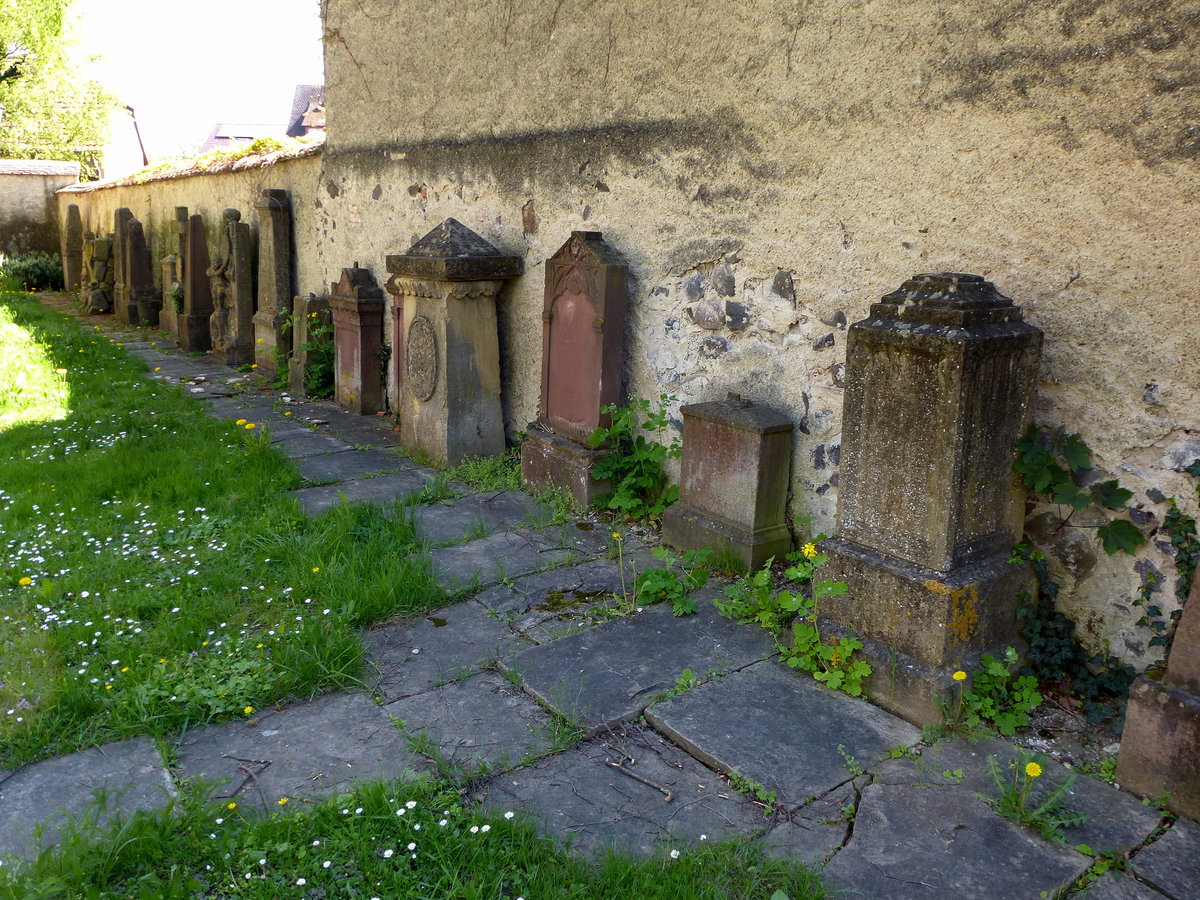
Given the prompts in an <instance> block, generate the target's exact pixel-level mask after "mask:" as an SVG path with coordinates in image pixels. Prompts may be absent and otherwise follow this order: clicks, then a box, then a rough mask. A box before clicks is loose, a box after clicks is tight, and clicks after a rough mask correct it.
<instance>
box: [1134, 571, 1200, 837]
mask: <svg viewBox="0 0 1200 900" xmlns="http://www.w3.org/2000/svg"><path fill="white" fill-rule="evenodd" d="M1117 781H1118V782H1120V784H1121V787H1123V788H1125V789H1126V790H1130V791H1133V792H1134V793H1135V794H1141V795H1142V796H1143V797H1152V798H1156V797H1161V796H1163V795H1164V794H1166V795H1167V807H1168V808H1169V809H1171V810H1172V811H1174V812H1177V813H1179V814H1180V815H1183V816H1187V817H1188V818H1189V819H1197V820H1200V579H1198V580H1196V581H1195V582H1193V583H1192V591H1191V594H1190V596H1189V597H1188V600H1187V603H1186V604H1185V605H1184V607H1183V615H1182V617H1181V618H1180V620H1179V624H1178V626H1176V632H1175V640H1174V643H1173V644H1172V647H1171V656H1170V659H1169V660H1168V662H1167V668H1166V671H1165V672H1164V673H1162V675H1161V677H1154V676H1152V675H1150V674H1146V675H1139V676H1138V678H1137V680H1136V681H1134V683H1133V686H1132V687H1131V688H1130V690H1129V705H1128V707H1127V708H1126V710H1125V730H1124V731H1123V732H1122V733H1121V753H1120V756H1119V758H1118V760H1117Z"/></svg>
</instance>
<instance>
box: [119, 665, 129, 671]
mask: <svg viewBox="0 0 1200 900" xmlns="http://www.w3.org/2000/svg"><path fill="white" fill-rule="evenodd" d="M121 671H122V672H128V671H129V666H121Z"/></svg>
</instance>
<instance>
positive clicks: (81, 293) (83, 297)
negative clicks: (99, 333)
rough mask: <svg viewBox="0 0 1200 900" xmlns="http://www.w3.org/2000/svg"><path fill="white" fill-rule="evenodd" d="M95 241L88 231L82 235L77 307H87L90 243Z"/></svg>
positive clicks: (76, 297) (90, 264)
mask: <svg viewBox="0 0 1200 900" xmlns="http://www.w3.org/2000/svg"><path fill="white" fill-rule="evenodd" d="M94 240H96V235H95V234H94V233H92V232H90V231H85V232H84V233H83V247H82V249H83V253H82V266H81V268H80V275H79V284H78V286H77V289H76V294H75V299H76V300H77V301H78V302H79V305H80V306H82V307H84V308H86V307H87V305H88V292H89V290H90V288H89V286H88V285H89V284H90V283H91V280H92V241H94Z"/></svg>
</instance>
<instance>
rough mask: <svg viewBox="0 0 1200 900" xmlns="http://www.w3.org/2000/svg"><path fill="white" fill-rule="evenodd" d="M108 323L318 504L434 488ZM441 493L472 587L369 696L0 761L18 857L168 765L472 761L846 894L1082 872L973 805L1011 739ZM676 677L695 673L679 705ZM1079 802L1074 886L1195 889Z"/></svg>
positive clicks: (432, 507) (388, 769)
mask: <svg viewBox="0 0 1200 900" xmlns="http://www.w3.org/2000/svg"><path fill="white" fill-rule="evenodd" d="M47 302H48V303H49V304H50V305H53V306H54V307H55V308H57V309H59V310H60V311H63V312H73V307H71V306H70V305H69V304H68V303H65V302H62V301H57V302H56V301H54V300H47ZM96 321H104V320H96ZM104 324H105V325H106V326H107V325H113V324H116V323H113V322H112V320H111V319H109V320H107V321H105V322H104ZM112 336H113V337H115V338H116V339H117V340H118V341H120V342H122V343H124V344H125V349H126V351H127V352H129V353H131V354H133V355H135V356H137V357H139V358H141V359H143V360H145V361H146V363H147V365H148V366H149V367H150V369H152V370H153V369H154V368H155V367H157V368H158V371H157V372H153V371H152V372H151V373H150V376H151V377H156V378H161V379H164V380H170V381H172V382H180V383H183V384H185V388H184V389H185V390H186V391H188V392H189V393H191V394H193V395H194V396H195V397H196V398H197V399H198V400H203V401H206V402H207V403H208V404H209V406H210V407H211V411H212V414H213V415H214V416H219V417H224V418H245V419H247V420H249V421H253V422H256V423H258V424H259V425H260V426H261V427H262V428H263V429H264V430H267V431H269V432H270V435H271V440H272V442H273V443H275V444H276V445H277V446H278V447H279V449H280V451H281V452H282V453H283V454H284V455H286V456H288V457H290V458H292V459H293V460H295V461H296V464H297V465H298V467H299V468H300V471H301V473H302V474H303V476H304V477H305V478H306V479H307V480H308V481H309V482H310V483H311V486H308V487H304V488H302V489H301V490H298V491H297V492H296V499H297V502H298V503H299V505H300V507H301V508H302V509H303V510H305V511H306V512H308V513H309V514H311V515H316V514H319V513H321V512H322V511H324V510H326V509H329V508H330V507H332V506H334V505H336V504H338V503H341V502H349V503H359V502H372V501H387V502H390V501H391V500H393V499H395V498H397V497H406V496H411V495H414V494H419V493H420V492H422V491H423V490H424V489H425V488H426V487H427V486H429V485H431V484H435V483H436V482H437V473H436V472H435V471H433V470H431V469H429V468H426V467H422V466H419V465H417V464H415V463H413V462H412V461H410V460H408V459H405V458H404V457H402V456H400V455H398V454H397V453H396V452H395V451H394V449H393V448H394V447H395V445H396V443H397V436H396V435H395V434H394V433H393V432H392V431H391V429H390V428H388V427H387V426H386V423H385V422H384V421H383V420H380V419H374V418H362V417H358V416H352V415H348V414H346V413H343V412H341V411H339V410H337V409H336V408H335V407H333V406H331V405H330V404H326V403H309V402H303V403H295V404H289V405H288V407H287V408H288V409H290V410H292V411H293V415H292V416H290V417H285V416H283V415H282V414H281V413H280V412H279V411H278V408H279V398H278V397H275V396H265V395H262V394H260V393H259V392H257V391H255V390H253V389H249V388H247V387H245V383H246V379H245V377H244V376H239V375H238V374H237V373H235V372H233V371H232V370H230V369H226V368H224V367H222V366H219V365H215V364H213V363H212V362H210V361H208V360H206V359H203V358H193V357H190V356H187V355H181V354H180V353H178V352H177V351H175V350H174V349H173V345H172V344H170V343H169V342H164V341H158V342H156V343H155V344H151V342H149V341H146V340H144V339H142V338H143V337H144V335H139V334H134V333H119V332H112ZM239 381H241V382H242V384H241V385H239V384H237V383H236V382H239ZM303 419H307V420H309V421H310V424H311V425H312V426H313V427H309V426H308V425H305V424H301V422H300V421H298V420H303ZM443 487H444V485H443ZM457 487H458V489H459V490H458V493H460V494H461V495H460V496H456V497H454V498H453V499H449V500H445V501H442V502H434V503H431V504H429V505H425V506H418V507H416V508H415V509H414V516H415V521H416V523H417V525H418V528H419V529H420V532H421V533H422V535H423V537H424V539H425V540H426V542H427V544H428V546H429V547H430V548H431V549H430V550H429V555H430V559H431V562H432V565H433V566H434V568H435V571H436V572H437V573H438V575H439V577H440V578H441V579H442V581H443V583H444V584H445V585H446V586H447V587H449V588H450V589H451V590H452V591H455V592H457V593H458V595H459V596H461V597H462V598H463V599H461V601H460V602H458V603H455V604H453V605H450V606H447V607H446V608H445V609H442V610H438V611H436V612H432V613H430V614H429V615H427V616H424V617H419V618H414V619H402V620H396V621H391V622H386V623H383V624H381V625H379V626H378V627H376V628H374V629H372V630H371V631H369V632H368V633H367V634H366V635H365V641H366V646H367V650H368V659H369V666H368V670H369V676H368V678H367V679H366V682H367V685H368V690H365V691H343V692H338V693H332V694H327V695H324V696H321V697H318V698H316V699H313V700H309V701H304V702H298V703H294V704H292V705H289V706H286V707H282V708H276V709H273V710H271V711H269V712H265V713H263V714H260V715H258V716H256V717H255V718H253V719H250V720H244V721H234V722H227V723H223V724H217V725H210V726H205V727H202V728H196V729H193V730H192V731H190V732H188V733H187V734H186V735H185V736H184V737H183V738H182V739H181V740H180V741H179V742H178V746H177V747H176V748H175V762H174V765H171V766H168V765H166V764H165V763H164V761H163V759H162V758H161V757H160V755H159V752H158V750H157V749H156V748H155V746H154V743H153V741H150V740H149V739H146V738H137V739H133V740H128V741H122V742H120V743H116V744H110V745H107V746H103V747H95V748H91V749H88V750H85V751H82V752H79V753H75V754H72V755H70V756H66V757H62V758H58V759H51V760H46V761H44V762H40V763H35V764H32V765H30V766H27V767H25V768H23V769H20V770H18V771H15V772H7V773H5V772H0V851H2V852H5V853H10V854H15V855H27V854H28V853H30V852H31V850H32V849H33V847H34V840H33V826H34V823H36V822H38V821H45V822H46V823H47V826H48V831H47V834H48V836H49V837H50V838H51V839H53V835H54V833H55V832H54V827H55V824H56V823H61V821H62V816H63V815H64V814H79V813H81V812H83V811H84V810H85V809H86V808H87V807H88V803H89V801H90V800H91V799H92V796H93V790H94V789H95V788H107V789H109V790H111V791H115V792H116V793H115V795H114V797H115V799H114V806H115V807H116V808H118V809H120V810H122V811H125V812H128V811H130V810H134V809H145V808H153V807H155V806H158V805H161V804H163V803H165V802H166V800H167V797H168V796H169V795H170V793H171V792H172V791H173V790H174V785H175V784H176V783H177V782H178V781H179V780H180V779H184V778H189V777H203V778H206V779H223V780H224V788H223V789H222V794H221V795H222V796H228V797H234V796H236V797H237V798H238V800H239V802H240V803H242V804H244V805H251V806H257V807H259V808H261V809H263V810H270V809H275V808H276V806H275V803H276V801H277V799H278V798H279V797H282V796H285V795H286V796H288V797H292V798H297V799H300V798H312V799H318V798H322V797H327V796H330V795H331V794H334V793H337V792H339V791H341V790H344V789H346V788H347V787H348V786H350V785H351V784H353V783H354V782H356V781H364V780H370V779H379V778H396V777H404V776H405V775H406V774H407V773H414V772H419V771H422V770H427V769H429V768H430V767H432V766H434V765H435V764H437V765H440V766H446V765H450V766H454V767H458V768H459V769H461V770H463V771H467V772H475V771H485V772H486V774H484V775H483V776H482V777H480V778H478V779H476V780H475V781H474V782H473V784H474V785H475V788H474V791H473V793H472V795H471V797H470V798H469V799H470V801H471V802H474V803H479V804H483V805H486V806H490V807H494V808H497V809H499V808H503V809H519V810H522V811H524V812H525V813H527V814H528V815H530V816H532V817H533V818H534V819H535V820H537V821H538V822H539V823H541V825H542V827H544V828H545V829H546V830H547V831H548V832H550V833H552V834H555V835H557V836H559V837H561V838H564V839H567V840H570V841H572V842H573V846H574V847H575V849H576V850H577V851H578V852H581V853H588V854H590V853H595V852H597V851H598V850H600V849H602V848H604V847H608V846H616V847H620V848H624V849H626V850H630V851H632V852H635V853H641V854H646V853H650V852H652V851H653V850H654V849H655V847H656V846H658V845H659V844H660V843H662V842H663V841H668V842H669V843H670V846H672V847H677V848H679V849H681V850H684V851H685V852H686V848H687V846H689V845H691V844H693V843H695V842H697V841H701V840H718V839H721V838H726V837H740V838H746V839H750V840H758V841H763V842H764V843H765V844H766V846H767V847H768V848H769V851H770V852H771V853H773V854H779V855H784V856H789V857H792V858H795V859H798V860H801V861H803V862H806V863H810V864H815V865H818V866H823V868H824V873H825V877H826V882H827V885H828V886H829V888H831V889H832V890H835V891H841V892H844V895H845V896H851V897H867V898H889V900H891V898H910V897H911V898H995V900H1013V898H1038V897H1043V896H1055V894H1056V892H1058V891H1061V890H1062V889H1064V888H1065V887H1067V886H1068V885H1070V884H1071V883H1072V882H1074V881H1075V880H1076V879H1078V878H1079V877H1080V876H1081V875H1082V874H1083V873H1085V872H1086V871H1087V870H1088V868H1089V866H1090V865H1091V864H1092V859H1091V858H1090V857H1088V856H1085V855H1083V854H1081V853H1079V852H1077V851H1076V850H1074V849H1068V848H1065V847H1058V846H1055V845H1053V844H1049V843H1047V842H1046V841H1043V840H1041V839H1040V838H1039V837H1037V835H1036V834H1034V833H1033V832H1032V831H1030V830H1028V829H1024V828H1021V827H1018V826H1016V825H1014V824H1012V823H1009V822H1008V821H1006V820H1004V819H1002V818H1000V817H999V816H997V815H995V814H994V813H993V812H992V811H991V809H990V808H989V807H988V806H987V805H986V804H985V803H984V802H983V801H982V800H981V799H979V797H978V793H977V792H988V791H989V789H990V781H989V779H988V777H987V774H986V760H987V757H988V756H989V755H995V756H997V757H999V758H1000V760H1001V762H1002V763H1003V762H1006V761H1007V760H1008V759H1010V758H1012V756H1013V755H1015V753H1016V752H1017V751H1016V748H1015V747H1014V746H1013V745H1012V744H1010V743H1007V742H1005V741H1002V740H998V739H997V740H993V741H990V742H985V743H978V744H972V743H967V742H964V741H961V740H952V741H943V742H940V743H938V744H935V745H933V746H931V747H928V746H922V745H920V734H919V732H918V731H917V729H915V728H914V727H913V726H911V725H909V724H908V723H907V722H904V721H902V720H900V719H898V718H896V717H894V716H891V715H889V714H888V713H885V712H883V711H882V710H880V709H878V708H876V707H874V706H871V705H870V704H867V703H865V702H863V701H860V700H855V699H853V698H851V697H848V696H846V695H844V694H840V693H835V692H831V691H829V690H827V689H825V688H824V687H823V686H821V685H819V684H817V683H816V682H814V681H812V680H811V679H809V678H807V676H802V675H800V674H797V673H795V672H793V671H791V670H789V669H788V668H787V667H786V666H783V665H782V664H780V663H779V662H778V661H777V660H776V659H775V658H774V651H773V648H772V646H771V642H770V641H769V640H768V639H767V638H766V636H765V634H764V633H762V632H761V631H758V630H755V629H752V628H749V627H746V626H739V625H736V624H734V623H732V622H729V621H727V620H725V619H722V618H721V617H719V616H718V615H717V614H716V611H715V610H714V608H713V606H712V603H711V602H709V601H710V600H711V599H712V598H713V597H715V596H718V593H719V592H718V590H717V589H716V588H715V587H713V586H710V587H707V588H705V589H704V590H703V591H701V592H700V595H699V601H700V602H699V608H700V612H699V613H698V614H697V615H695V616H688V617H684V618H675V617H674V616H672V615H671V614H670V609H669V608H667V607H665V606H658V607H650V608H647V609H645V610H644V611H642V612H640V613H639V614H637V615H633V616H629V617H626V618H615V619H610V620H607V621H603V620H604V619H605V618H606V617H604V616H596V615H595V614H594V613H593V614H590V613H589V609H591V608H593V607H596V606H603V605H605V603H611V602H612V595H613V592H614V591H616V590H619V589H620V585H621V571H620V567H619V565H618V563H617V562H616V561H615V560H612V559H609V558H608V557H607V541H606V533H605V531H604V529H602V528H601V529H594V530H586V529H581V528H578V527H575V526H574V525H567V526H549V525H547V524H546V518H547V514H546V512H545V511H544V510H542V509H540V508H539V507H538V505H537V504H536V503H535V502H534V501H533V500H532V499H531V498H529V497H527V496H526V495H524V494H521V493H518V492H500V493H492V494H472V493H470V492H469V491H467V489H466V488H464V487H462V486H457ZM650 561H651V560H650V557H649V553H648V548H642V547H640V546H637V545H636V541H635V540H633V539H631V540H630V541H628V542H627V543H626V553H625V564H626V566H627V572H626V578H628V579H631V578H632V574H633V573H634V572H636V571H637V570H638V569H639V568H640V567H643V566H645V565H647V564H648V563H649V562H650ZM598 619H599V620H601V621H599V622H598V623H597V620H598ZM685 669H690V670H691V671H692V672H693V673H695V674H696V676H698V677H700V678H702V679H704V680H703V683H701V684H700V685H699V686H697V687H694V688H692V689H691V690H689V691H686V692H683V693H678V695H677V696H676V695H675V694H676V693H677V692H673V691H672V689H673V688H674V687H675V685H676V681H677V679H678V678H679V676H680V675H681V674H682V673H683V671H684V670H685ZM401 723H402V724H401ZM414 748H419V750H420V752H418V751H417V750H415V749H414ZM906 748H915V749H916V751H918V752H919V755H917V754H916V753H910V752H907V750H906ZM484 767H486V769H485V768H484ZM1049 768H1050V769H1051V771H1048V772H1047V773H1046V774H1047V775H1048V776H1050V777H1061V776H1062V775H1063V774H1064V770H1062V769H1061V768H1060V767H1058V766H1051V767H1049ZM956 770H961V772H962V774H961V776H959V775H958V774H956ZM730 772H739V773H742V774H743V775H745V776H746V777H748V778H750V779H753V780H754V781H756V782H758V783H759V784H761V785H762V786H763V787H764V788H765V789H767V790H770V791H773V792H774V793H775V794H776V803H775V805H774V807H773V808H771V809H768V810H767V811H766V813H767V814H764V808H763V806H762V805H760V804H757V803H755V802H753V801H752V800H751V799H750V798H749V797H748V796H747V795H746V794H743V793H739V792H738V791H737V790H735V789H734V788H733V787H732V786H731V784H730V782H729V779H728V777H727V775H728V773H730ZM1071 804H1072V807H1073V808H1075V809H1079V810H1083V811H1087V812H1089V813H1090V814H1091V819H1090V820H1089V821H1088V822H1087V823H1086V824H1085V825H1083V826H1081V827H1079V828H1077V829H1073V830H1072V831H1071V832H1070V835H1069V838H1070V840H1069V844H1070V845H1071V846H1074V845H1076V844H1079V843H1087V844H1089V845H1090V846H1091V847H1093V848H1095V849H1096V850H1097V851H1116V852H1126V851H1133V852H1132V856H1131V859H1130V861H1129V865H1128V870H1127V871H1126V872H1124V873H1120V875H1119V878H1111V877H1107V876H1106V877H1105V878H1104V879H1103V880H1101V881H1098V882H1096V883H1095V884H1093V885H1091V886H1090V887H1088V888H1087V889H1086V890H1085V891H1084V892H1082V893H1077V894H1076V895H1077V896H1083V897H1087V898H1093V900H1149V898H1164V897H1166V898H1175V900H1184V898H1190V897H1197V896H1200V827H1198V826H1197V825H1195V824H1194V823H1191V822H1189V821H1187V820H1180V821H1178V822H1174V823H1170V822H1169V820H1168V822H1167V823H1166V825H1165V827H1164V823H1163V821H1162V820H1161V819H1160V816H1159V813H1158V812H1157V811H1156V810H1155V809H1154V808H1151V807H1148V806H1145V805H1143V804H1142V803H1141V802H1139V801H1138V800H1137V799H1136V798H1135V797H1133V796H1131V795H1129V794H1125V793H1123V792H1121V791H1119V790H1117V789H1115V788H1113V787H1112V786H1110V785H1107V784H1105V783H1103V782H1100V781H1097V780H1093V779H1090V778H1086V777H1080V778H1079V780H1078V783H1077V786H1076V789H1075V794H1074V796H1073V797H1072V798H1071ZM49 811H54V812H53V813H52V814H50V815H47V813H48V812H49Z"/></svg>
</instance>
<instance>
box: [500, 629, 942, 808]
mask: <svg viewBox="0 0 1200 900" xmlns="http://www.w3.org/2000/svg"><path fill="white" fill-rule="evenodd" d="M735 627H739V626H735ZM740 627H743V628H745V627H746V626H740ZM746 630H748V631H755V632H759V633H763V632H762V631H761V629H750V628H747V629H746ZM518 659H520V657H518ZM730 710H737V715H734V716H731V715H730V714H729V711H730ZM646 721H648V722H649V723H650V724H651V725H653V726H654V727H655V728H656V729H657V730H658V731H661V732H662V733H663V734H665V735H667V736H668V737H669V738H671V740H673V741H675V742H676V743H677V744H679V745H680V746H681V747H684V748H685V749H687V750H688V752H689V753H691V754H692V755H693V756H695V757H696V758H698V759H700V760H702V761H703V762H705V763H707V764H708V765H710V766H712V767H713V768H716V769H719V770H721V771H723V772H740V773H742V774H743V775H746V776H748V777H750V778H752V779H754V780H755V781H757V782H759V783H760V784H762V785H764V786H765V787H767V788H768V789H769V790H773V791H775V792H776V793H777V794H778V796H779V801H780V802H781V803H783V804H784V805H785V806H787V807H795V806H797V805H799V804H802V803H804V802H806V801H807V800H808V799H809V798H811V797H820V796H824V795H825V794H827V793H829V791H831V790H833V789H834V788H835V787H837V786H838V785H840V784H842V783H844V782H846V781H848V780H849V779H850V778H852V777H853V776H855V775H858V774H861V772H860V771H854V769H856V768H857V767H861V768H862V769H866V770H869V769H870V768H871V767H872V765H873V763H874V762H875V761H876V760H878V759H879V758H880V757H881V756H883V755H884V754H885V753H886V752H887V751H888V749H889V748H892V747H896V746H900V745H905V746H907V745H911V744H916V743H917V742H918V741H920V739H921V733H920V732H919V731H918V730H917V729H916V728H915V727H913V726H912V725H910V724H909V723H908V722H905V721H904V720H903V719H900V718H897V717H896V716H893V715H891V714H890V713H887V712H884V711H883V710H881V709H879V707H877V706H872V705H871V704H870V703H867V702H866V701H865V700H859V699H857V698H854V697H850V696H847V695H846V694H844V693H841V692H839V691H833V690H830V689H829V688H827V687H825V686H824V685H822V684H819V683H818V682H816V681H814V680H813V679H812V678H811V677H809V676H808V675H807V673H797V672H793V671H792V670H790V669H788V668H787V667H786V666H784V665H782V664H780V663H778V662H776V661H774V660H768V661H765V662H761V663H758V664H756V665H752V666H749V667H748V668H744V669H742V670H741V671H738V672H734V673H733V674H731V675H727V676H725V677H724V678H720V679H717V680H715V681H711V682H709V683H707V684H702V685H700V686H699V687H696V688H693V689H692V690H690V691H688V692H687V693H685V694H683V695H682V696H680V697H675V698H673V699H671V700H666V701H664V702H662V703H656V704H655V705H654V706H652V707H650V709H648V710H646Z"/></svg>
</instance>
